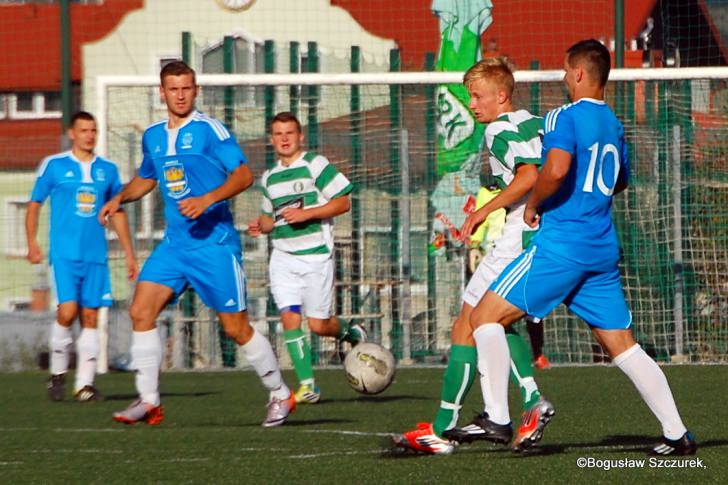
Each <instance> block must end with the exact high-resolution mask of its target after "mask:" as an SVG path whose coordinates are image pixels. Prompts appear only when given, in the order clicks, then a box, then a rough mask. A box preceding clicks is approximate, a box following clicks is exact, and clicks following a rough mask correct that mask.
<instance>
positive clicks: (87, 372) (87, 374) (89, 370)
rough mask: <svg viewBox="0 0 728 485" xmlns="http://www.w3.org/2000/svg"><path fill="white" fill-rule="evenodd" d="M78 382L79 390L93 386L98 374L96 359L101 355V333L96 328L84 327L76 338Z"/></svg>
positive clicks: (76, 386)
mask: <svg viewBox="0 0 728 485" xmlns="http://www.w3.org/2000/svg"><path fill="white" fill-rule="evenodd" d="M76 356H77V359H78V360H77V362H76V384H75V386H74V389H75V390H76V391H78V390H79V389H82V388H83V387H84V386H91V385H93V383H94V376H95V375H96V361H97V359H98V357H99V333H98V331H97V330H96V329H95V328H82V329H81V334H80V335H79V336H78V340H76Z"/></svg>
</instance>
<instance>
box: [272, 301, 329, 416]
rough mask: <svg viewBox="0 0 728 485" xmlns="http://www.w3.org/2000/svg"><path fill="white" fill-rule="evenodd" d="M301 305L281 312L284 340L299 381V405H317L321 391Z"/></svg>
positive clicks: (297, 398)
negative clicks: (314, 371)
mask: <svg viewBox="0 0 728 485" xmlns="http://www.w3.org/2000/svg"><path fill="white" fill-rule="evenodd" d="M301 311H302V307H301V305H289V306H286V307H284V308H283V309H282V311H281V324H282V325H283V338H284V340H285V342H286V349H287V350H288V355H289V357H290V358H291V363H292V364H293V370H294V372H295V373H296V378H297V379H298V384H299V386H298V390H296V393H295V399H296V402H297V403H300V404H303V403H308V404H315V403H317V402H319V400H320V399H321V390H320V389H319V388H318V387H317V386H316V378H315V377H314V373H313V361H312V358H311V344H310V343H309V341H308V338H306V334H305V333H304V332H303V328H302V323H303V318H302V316H301Z"/></svg>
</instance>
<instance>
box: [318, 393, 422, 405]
mask: <svg viewBox="0 0 728 485" xmlns="http://www.w3.org/2000/svg"><path fill="white" fill-rule="evenodd" d="M402 400H407V401H432V397H428V396H412V395H401V394H400V395H394V396H377V395H372V396H366V395H363V394H362V395H359V396H354V397H346V398H343V399H331V400H328V399H326V400H322V401H321V403H326V402H331V403H334V402H336V403H339V402H365V403H370V402H371V403H374V402H381V403H384V402H396V401H402Z"/></svg>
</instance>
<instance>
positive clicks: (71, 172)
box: [65, 170, 73, 177]
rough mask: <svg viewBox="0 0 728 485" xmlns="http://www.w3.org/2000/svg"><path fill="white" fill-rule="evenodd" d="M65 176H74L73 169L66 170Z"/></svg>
mask: <svg viewBox="0 0 728 485" xmlns="http://www.w3.org/2000/svg"><path fill="white" fill-rule="evenodd" d="M65 176H66V177H73V170H69V171H68V172H66V175H65Z"/></svg>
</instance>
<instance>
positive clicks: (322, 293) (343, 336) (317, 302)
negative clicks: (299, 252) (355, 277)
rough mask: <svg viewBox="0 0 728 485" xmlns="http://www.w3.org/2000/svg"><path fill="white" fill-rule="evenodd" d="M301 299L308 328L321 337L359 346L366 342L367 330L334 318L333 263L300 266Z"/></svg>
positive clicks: (312, 262) (330, 261) (314, 262)
mask: <svg viewBox="0 0 728 485" xmlns="http://www.w3.org/2000/svg"><path fill="white" fill-rule="evenodd" d="M300 277H301V279H302V283H303V288H302V289H301V297H302V299H303V308H304V309H305V313H306V320H307V322H308V328H309V330H311V332H312V333H315V334H316V335H320V336H322V337H335V338H336V339H338V340H340V341H344V342H349V343H350V344H352V345H356V344H358V343H359V342H363V341H365V340H366V338H367V333H366V330H365V329H364V327H362V326H361V325H358V324H354V325H352V324H351V322H349V321H347V320H346V319H344V318H341V317H338V316H334V315H331V308H332V303H333V299H334V260H333V259H331V258H329V259H327V260H325V261H311V262H301V266H300Z"/></svg>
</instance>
